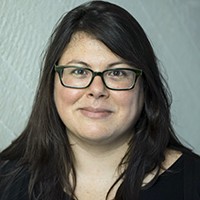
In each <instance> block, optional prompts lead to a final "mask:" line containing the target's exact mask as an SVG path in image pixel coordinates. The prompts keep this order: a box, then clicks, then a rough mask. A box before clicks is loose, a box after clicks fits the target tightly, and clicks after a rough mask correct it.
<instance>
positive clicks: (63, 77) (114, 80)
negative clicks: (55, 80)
mask: <svg viewBox="0 0 200 200" xmlns="http://www.w3.org/2000/svg"><path fill="white" fill-rule="evenodd" d="M54 69H55V71H56V72H57V73H58V75H59V78H60V82H61V84H62V85H63V86H64V87H68V88H76V89H84V88H87V87H89V86H90V84H91V83H92V81H93V79H94V78H95V77H96V76H100V77H101V79H102V81H103V83H104V85H105V86H106V87H107V88H108V89H110V90H131V89H133V88H134V86H135V83H136V81H137V79H138V77H139V76H141V75H142V70H140V69H133V68H112V69H107V70H104V71H103V72H94V71H93V70H91V69H89V68H85V67H78V66H57V65H55V68H54Z"/></svg>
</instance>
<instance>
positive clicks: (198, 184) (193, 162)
mask: <svg viewBox="0 0 200 200" xmlns="http://www.w3.org/2000/svg"><path fill="white" fill-rule="evenodd" d="M182 157H183V162H184V187H185V190H186V191H187V192H186V195H188V198H189V196H194V198H193V199H196V200H200V156H198V155H196V154H194V153H184V154H183V156H182Z"/></svg>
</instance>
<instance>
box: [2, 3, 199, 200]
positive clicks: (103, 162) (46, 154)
mask: <svg viewBox="0 0 200 200" xmlns="http://www.w3.org/2000/svg"><path fill="white" fill-rule="evenodd" d="M170 103H171V102H170V94H169V90H168V88H167V85H166V83H165V81H164V79H163V77H162V75H161V74H160V72H159V69H158V66H157V61H156V57H155V55H154V52H153V49H152V47H151V45H150V43H149V41H148V39H147V37H146V35H145V33H144V31H143V29H142V28H141V26H140V25H139V24H138V22H137V21H136V20H135V19H134V18H133V17H132V16H131V15H130V14H129V13H128V12H127V11H125V10H124V9H122V8H120V7H119V6H117V5H114V4H111V3H108V2H104V1H91V2H89V3H86V4H83V5H80V6H79V7H77V8H75V9H73V10H72V11H70V12H69V13H68V14H66V16H64V17H63V19H62V20H61V21H60V23H59V25H58V26H57V28H56V29H55V31H54V33H53V34H52V37H51V40H50V44H49V48H48V49H47V52H46V55H45V59H44V65H43V72H42V76H41V80H40V84H39V88H38V91H37V94H36V98H35V102H34V106H33V110H32V113H31V116H30V118H29V121H28V124H27V126H26V128H25V129H24V131H23V132H22V134H21V135H20V136H19V137H18V138H17V139H16V140H15V141H14V142H13V143H12V144H11V145H10V146H9V147H8V148H7V149H5V150H4V151H3V152H2V153H1V177H0V178H1V183H0V199H4V200H11V199H12V200H13V199H17V200H25V199H41V200H51V199H52V200H55V199H56V200H60V199H66V200H67V199H78V200H86V199H87V200H88V199H95V200H104V199H108V200H110V199H115V200H122V199H126V200H132V199H135V200H139V199H140V200H146V199H148V200H151V199H153V200H156V199H162V200H163V199H164V200H165V199H170V200H171V199H172V200H173V199H174V200H175V199H176V200H179V199H190V200H192V199H195V200H198V199H200V172H199V170H198V168H199V167H200V159H199V157H198V156H196V155H194V154H193V153H191V152H190V150H188V149H187V148H186V147H184V146H183V145H182V144H181V143H180V142H179V141H178V139H177V138H176V136H175V134H174V130H173V127H172V125H171V119H170Z"/></svg>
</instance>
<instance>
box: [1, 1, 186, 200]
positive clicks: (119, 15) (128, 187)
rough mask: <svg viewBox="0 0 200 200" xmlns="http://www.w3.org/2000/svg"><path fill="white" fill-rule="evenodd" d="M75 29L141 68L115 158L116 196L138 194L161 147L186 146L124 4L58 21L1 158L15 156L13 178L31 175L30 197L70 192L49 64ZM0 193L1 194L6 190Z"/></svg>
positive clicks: (82, 10)
mask: <svg viewBox="0 0 200 200" xmlns="http://www.w3.org/2000/svg"><path fill="white" fill-rule="evenodd" d="M77 31H84V32H86V33H88V34H90V35H92V36H94V37H95V38H96V39H98V40H100V41H101V42H103V43H104V44H105V45H106V46H107V47H108V48H109V49H111V51H112V52H114V53H116V54H117V55H119V56H120V57H121V58H123V59H124V60H126V61H129V62H131V63H134V65H135V66H137V68H140V69H142V71H143V76H142V79H143V87H144V88H143V90H144V108H143V111H142V114H141V116H140V118H139V120H138V122H137V124H136V126H135V131H134V135H133V137H132V140H131V142H130V144H129V149H128V152H127V154H126V155H125V156H124V158H123V160H122V161H121V163H120V164H119V166H120V165H121V164H123V163H127V168H126V170H125V171H124V172H123V174H121V176H120V177H119V179H122V178H123V182H122V184H121V185H120V187H119V189H118V191H117V194H116V196H115V199H116V200H121V199H126V200H132V199H135V200H137V199H138V197H139V192H140V190H141V185H142V181H143V179H144V176H145V174H147V173H148V172H150V171H152V170H154V169H155V168H156V167H159V168H160V167H161V163H162V162H163V160H164V152H165V150H166V148H172V149H179V150H184V149H185V148H184V147H183V146H182V145H181V143H180V142H179V141H178V139H177V138H176V136H175V134H174V130H173V128H172V125H171V118H170V105H171V95H170V92H169V90H168V87H167V84H166V82H165V80H164V79H163V77H162V75H161V73H160V71H159V69H158V65H157V59H156V56H155V55H154V52H153V49H152V46H151V44H150V42H149V40H148V38H147V36H146V34H145V32H144V31H143V29H142V28H141V26H140V25H139V23H138V22H137V21H136V20H135V19H134V18H133V17H132V16H131V15H130V14H129V13H128V12H127V11H126V10H124V9H123V8H121V7H119V6H117V5H114V4H111V3H108V2H104V1H91V2H88V3H85V4H82V5H80V6H78V7H77V8H75V9H73V10H71V11H70V12H68V13H67V14H66V15H65V16H64V17H63V18H62V19H61V20H60V21H59V23H58V25H57V28H56V29H55V31H54V32H53V34H52V36H51V38H50V43H49V47H48V49H47V51H46V54H45V58H44V63H43V68H42V74H41V78H40V83H39V87H38V90H37V93H36V97H35V101H34V105H33V109H32V113H31V115H30V118H29V121H28V124H27V126H26V128H25V129H24V131H23V132H22V134H21V135H20V136H19V137H18V138H17V139H16V140H15V141H14V142H13V143H12V144H11V145H10V146H9V147H8V148H7V149H5V150H4V151H3V152H2V153H1V154H0V156H1V162H2V163H4V164H5V161H6V160H10V161H12V160H16V161H17V165H16V166H15V170H13V171H12V173H11V174H12V180H15V179H17V178H18V177H20V176H22V172H23V170H24V169H26V170H27V172H28V174H29V175H30V181H29V195H30V199H36V198H37V197H38V198H39V199H42V200H51V199H52V200H54V199H57V200H60V199H64V198H66V197H65V193H64V191H63V188H65V190H66V192H67V194H68V199H72V198H75V196H74V190H75V187H76V184H75V183H76V172H75V168H74V162H73V152H72V150H71V147H70V144H69V141H68V138H67V134H66V130H65V126H64V124H63V123H62V121H61V119H60V118H59V116H58V113H57V110H56V107H55V104H54V98H53V92H54V76H55V72H54V68H53V67H54V64H56V63H57V62H58V61H59V59H60V57H61V55H62V53H63V51H64V48H65V47H66V46H67V45H68V43H69V42H70V39H71V37H72V35H73V34H74V33H76V32H77ZM2 165H3V164H2ZM25 166H26V167H25ZM22 169H23V170H22ZM70 174H73V182H74V185H71V184H70V182H69V176H70ZM8 177H9V176H8ZM67 177H68V178H67ZM156 178H157V176H156V177H155V178H154V180H153V181H155V180H156ZM9 181H11V177H9ZM153 181H152V182H151V183H153ZM151 183H150V184H151ZM4 185H7V186H6V188H7V191H9V187H10V185H11V184H10V182H7V183H6V182H4ZM111 189H112V188H111ZM4 197H5V199H6V193H5V196H4Z"/></svg>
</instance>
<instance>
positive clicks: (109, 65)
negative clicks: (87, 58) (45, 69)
mask: <svg viewBox="0 0 200 200" xmlns="http://www.w3.org/2000/svg"><path fill="white" fill-rule="evenodd" d="M73 63H74V64H81V65H84V66H86V67H88V68H92V67H91V65H89V64H88V63H86V62H84V61H81V60H71V61H69V62H67V63H66V64H65V65H69V64H73ZM119 64H128V62H126V61H123V60H121V61H117V62H113V63H110V64H108V65H106V67H107V68H111V67H113V66H115V65H119Z"/></svg>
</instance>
